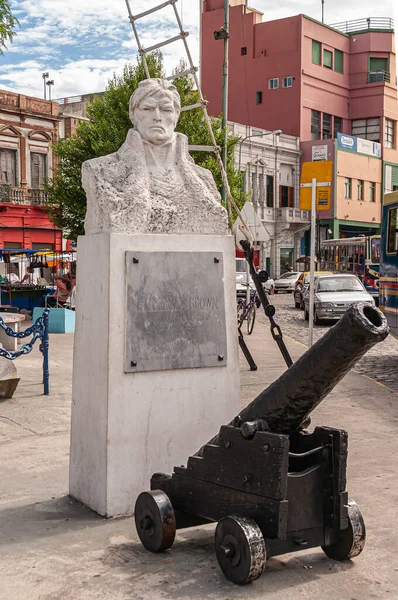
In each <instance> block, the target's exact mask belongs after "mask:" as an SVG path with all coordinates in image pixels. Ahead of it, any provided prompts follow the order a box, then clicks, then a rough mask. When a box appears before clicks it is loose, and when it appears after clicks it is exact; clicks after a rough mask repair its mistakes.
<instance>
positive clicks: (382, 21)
mask: <svg viewBox="0 0 398 600" xmlns="http://www.w3.org/2000/svg"><path fill="white" fill-rule="evenodd" d="M330 27H333V29H338V31H341V32H342V33H348V35H352V34H354V33H359V32H361V31H388V32H390V31H391V32H393V31H394V19H390V18H389V17H367V18H366V19H354V20H353V21H342V22H341V23H332V24H331V25H330Z"/></svg>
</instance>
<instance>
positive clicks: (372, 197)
mask: <svg viewBox="0 0 398 600" xmlns="http://www.w3.org/2000/svg"><path fill="white" fill-rule="evenodd" d="M369 202H376V184H375V183H374V182H373V181H370V182H369Z"/></svg>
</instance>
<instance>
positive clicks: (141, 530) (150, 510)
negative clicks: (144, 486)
mask: <svg viewBox="0 0 398 600" xmlns="http://www.w3.org/2000/svg"><path fill="white" fill-rule="evenodd" d="M134 518H135V526H136V528H137V533H138V536H139V538H140V540H141V543H142V545H143V546H144V548H146V549H147V550H150V552H164V550H167V549H168V548H171V546H172V545H173V542H174V538H175V535H176V519H175V514H174V510H173V507H172V504H171V502H170V500H169V498H168V496H166V494H165V493H164V492H162V491H161V490H152V491H151V492H143V493H142V494H140V495H139V496H138V498H137V502H136V503H135V508H134Z"/></svg>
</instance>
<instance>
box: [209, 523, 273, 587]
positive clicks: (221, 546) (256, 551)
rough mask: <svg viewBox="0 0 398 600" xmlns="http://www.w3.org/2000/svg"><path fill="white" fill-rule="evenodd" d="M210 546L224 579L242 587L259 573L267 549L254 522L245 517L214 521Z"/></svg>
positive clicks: (264, 560)
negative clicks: (214, 526) (212, 539)
mask: <svg viewBox="0 0 398 600" xmlns="http://www.w3.org/2000/svg"><path fill="white" fill-rule="evenodd" d="M214 545H215V550H216V556H217V560H218V564H219V565H220V567H221V570H222V572H223V573H224V575H225V577H226V578H227V579H229V581H232V582H233V583H237V584H238V585H243V584H245V583H249V581H254V580H255V579H258V578H259V577H260V575H261V574H262V573H263V571H264V568H265V562H266V560H267V550H266V545H265V540H264V537H263V534H262V533H261V530H260V528H259V526H258V525H257V523H256V522H255V521H253V519H250V518H248V517H242V516H236V515H233V516H230V517H225V518H224V519H221V521H219V522H218V524H217V527H216V531H215V536H214Z"/></svg>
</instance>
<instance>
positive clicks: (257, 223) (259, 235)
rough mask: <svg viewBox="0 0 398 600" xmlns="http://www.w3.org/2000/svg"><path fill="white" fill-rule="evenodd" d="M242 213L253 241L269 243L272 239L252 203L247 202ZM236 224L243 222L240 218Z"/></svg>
mask: <svg viewBox="0 0 398 600" xmlns="http://www.w3.org/2000/svg"><path fill="white" fill-rule="evenodd" d="M240 212H241V213H242V217H243V218H244V220H245V222H246V225H247V227H248V229H249V230H250V233H251V234H252V236H253V240H254V241H255V242H268V241H269V239H270V238H269V234H268V232H267V230H266V229H265V227H264V225H263V224H262V222H261V219H260V217H259V216H258V214H257V211H256V209H255V207H254V206H253V204H252V203H251V202H246V204H245V205H244V206H243V208H241V211H240ZM236 222H237V223H238V222H239V223H240V222H241V220H240V218H239V217H238V218H237V219H236Z"/></svg>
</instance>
